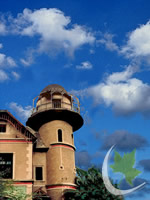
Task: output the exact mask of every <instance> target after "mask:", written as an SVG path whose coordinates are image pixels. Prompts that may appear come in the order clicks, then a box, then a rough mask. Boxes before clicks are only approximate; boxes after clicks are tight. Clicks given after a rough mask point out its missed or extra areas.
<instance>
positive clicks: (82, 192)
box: [64, 167, 123, 200]
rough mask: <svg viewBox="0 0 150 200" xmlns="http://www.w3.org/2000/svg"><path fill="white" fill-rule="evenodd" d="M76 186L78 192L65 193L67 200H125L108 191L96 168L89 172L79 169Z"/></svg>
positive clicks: (68, 191) (69, 191)
mask: <svg viewBox="0 0 150 200" xmlns="http://www.w3.org/2000/svg"><path fill="white" fill-rule="evenodd" d="M76 185H77V189H76V190H66V191H65V194H64V197H65V200H123V197H121V196H114V195H113V194H110V193H109V192H108V191H107V189H106V188H105V185H104V183H103V179H102V175H101V173H100V172H99V170H97V169H96V168H94V167H92V168H90V169H88V171H85V170H82V169H79V168H77V177H76ZM114 186H115V187H117V185H116V184H115V185H114Z"/></svg>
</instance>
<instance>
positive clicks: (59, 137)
mask: <svg viewBox="0 0 150 200" xmlns="http://www.w3.org/2000/svg"><path fill="white" fill-rule="evenodd" d="M58 142H62V130H61V129H58Z"/></svg>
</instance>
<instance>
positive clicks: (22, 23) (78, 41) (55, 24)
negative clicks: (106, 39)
mask: <svg viewBox="0 0 150 200" xmlns="http://www.w3.org/2000/svg"><path fill="white" fill-rule="evenodd" d="M11 22H12V25H11V31H12V32H13V33H14V34H21V35H26V36H29V37H33V36H35V35H37V36H39V38H40V44H39V49H38V50H39V52H45V53H48V54H49V53H51V51H53V50H55V51H60V50H64V51H66V52H67V53H68V54H70V55H72V54H73V52H74V51H75V50H76V49H78V48H79V47H80V46H82V45H84V44H92V43H93V42H94V41H95V37H94V36H93V34H92V33H91V32H89V31H88V30H87V29H86V28H85V27H83V26H80V25H77V24H75V25H73V26H71V19H70V17H67V16H65V15H64V13H63V12H62V11H60V10H58V9H55V8H54V9H47V8H42V9H39V10H35V11H31V10H29V9H24V11H23V13H19V14H18V16H17V18H14V19H12V18H11ZM68 26H69V27H68Z"/></svg>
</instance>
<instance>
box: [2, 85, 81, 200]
mask: <svg viewBox="0 0 150 200" xmlns="http://www.w3.org/2000/svg"><path fill="white" fill-rule="evenodd" d="M34 103H35V104H36V105H35V108H33V111H32V114H31V116H30V117H29V118H28V120H27V122H26V126H23V125H22V124H21V123H20V122H19V121H18V120H17V119H15V117H14V116H12V115H11V113H9V112H8V111H6V110H0V171H1V172H3V171H5V172H7V173H4V175H3V178H5V179H12V180H13V183H14V184H15V185H16V186H17V187H22V188H23V189H24V191H25V192H26V193H27V194H31V193H33V192H37V193H38V192H39V193H40V194H42V195H43V197H42V198H43V199H52V200H61V199H63V192H64V190H66V189H75V188H76V185H75V175H76V168H75V157H74V156H75V146H74V138H73V132H74V131H76V130H78V129H79V128H80V127H81V126H82V125H83V119H82V117H81V115H80V106H79V101H78V98H77V97H75V96H73V95H71V94H70V93H68V92H67V91H66V90H65V89H64V88H63V87H62V86H60V85H57V84H53V85H48V86H47V87H46V88H44V89H43V90H42V91H41V93H40V94H39V96H37V97H36V98H35V99H34Z"/></svg>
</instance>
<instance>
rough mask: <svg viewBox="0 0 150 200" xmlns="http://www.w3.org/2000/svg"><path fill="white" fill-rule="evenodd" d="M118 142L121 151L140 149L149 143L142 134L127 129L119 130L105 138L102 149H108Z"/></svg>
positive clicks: (117, 145)
mask: <svg viewBox="0 0 150 200" xmlns="http://www.w3.org/2000/svg"><path fill="white" fill-rule="evenodd" d="M115 144H116V147H117V149H119V150H120V151H126V150H133V149H134V148H136V149H140V148H143V147H145V146H146V145H147V141H146V139H145V138H143V137H142V136H141V135H138V134H133V133H129V132H128V131H125V130H118V131H116V132H114V133H113V134H111V135H107V136H106V137H105V138H104V141H103V145H102V149H103V150H108V149H109V148H110V147H112V146H113V145H115Z"/></svg>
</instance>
